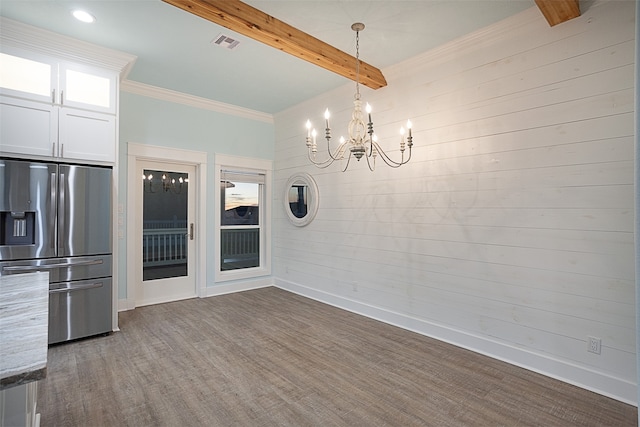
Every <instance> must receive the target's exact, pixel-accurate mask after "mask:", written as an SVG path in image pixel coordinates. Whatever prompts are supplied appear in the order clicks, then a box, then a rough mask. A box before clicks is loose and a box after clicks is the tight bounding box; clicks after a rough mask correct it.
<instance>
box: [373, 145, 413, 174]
mask: <svg viewBox="0 0 640 427" xmlns="http://www.w3.org/2000/svg"><path fill="white" fill-rule="evenodd" d="M371 143H372V144H373V146H374V147H375V148H376V150H377V151H378V154H379V155H380V157H381V158H382V160H383V161H384V162H385V163H386V164H387V166H390V167H392V168H399V167H400V166H402V165H404V164H406V163H408V162H409V160H410V159H411V146H410V147H409V157H408V158H407V159H406V160H405V158H404V153H402V158H401V160H400V161H399V162H398V161H395V160H393V159H392V158H391V157H389V155H388V154H387V153H385V152H384V150H383V149H382V147H380V145H379V144H378V143H377V142H375V141H372V142H371Z"/></svg>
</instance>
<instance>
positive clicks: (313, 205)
mask: <svg viewBox="0 0 640 427" xmlns="http://www.w3.org/2000/svg"><path fill="white" fill-rule="evenodd" d="M294 184H298V185H300V184H302V185H306V186H307V214H306V215H305V216H303V217H302V218H298V217H297V216H295V215H294V214H293V212H291V206H290V205H289V189H290V188H291V186H293V185H294ZM283 200H284V211H285V212H286V213H287V217H288V218H289V221H291V223H292V224H293V225H295V226H297V227H304V226H305V225H307V224H309V223H310V222H311V221H313V218H315V216H316V213H317V212H318V204H319V196H318V186H317V185H316V182H315V180H314V179H313V178H312V177H311V175H309V174H308V173H304V172H299V173H295V174H293V175H291V178H289V180H288V181H287V184H286V185H285V187H284V197H283Z"/></svg>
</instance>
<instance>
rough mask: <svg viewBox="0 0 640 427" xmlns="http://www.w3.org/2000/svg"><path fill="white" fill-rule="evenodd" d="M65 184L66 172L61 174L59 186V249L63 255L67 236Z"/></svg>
mask: <svg viewBox="0 0 640 427" xmlns="http://www.w3.org/2000/svg"><path fill="white" fill-rule="evenodd" d="M65 186H66V182H65V180H64V174H63V173H61V174H60V184H59V186H58V188H59V189H60V193H58V233H57V235H58V250H59V251H60V252H59V255H62V251H63V250H64V246H63V244H64V241H63V240H64V239H65V238H66V237H65V225H66V224H65V222H66V221H67V218H66V217H65Z"/></svg>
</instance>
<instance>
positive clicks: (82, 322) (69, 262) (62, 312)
mask: <svg viewBox="0 0 640 427" xmlns="http://www.w3.org/2000/svg"><path fill="white" fill-rule="evenodd" d="M111 188H112V170H111V168H108V167H100V166H87V165H73V164H60V163H46V162H35V161H28V160H13V159H0V274H2V275H6V274H20V273H26V272H32V271H47V272H49V283H50V286H49V344H54V343H58V342H63V341H68V340H73V339H77V338H83V337H87V336H92V335H97V334H103V333H108V332H110V331H111V330H112V301H113V299H112V295H113V293H112V227H113V226H112V209H111V199H112V196H111V191H112V190H111Z"/></svg>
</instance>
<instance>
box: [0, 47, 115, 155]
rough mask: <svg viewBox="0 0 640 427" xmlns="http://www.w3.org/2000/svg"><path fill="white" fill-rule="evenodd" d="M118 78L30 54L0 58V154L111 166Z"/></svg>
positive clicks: (1, 54) (16, 53) (15, 53)
mask: <svg viewBox="0 0 640 427" xmlns="http://www.w3.org/2000/svg"><path fill="white" fill-rule="evenodd" d="M117 86H118V74H117V73H116V72H114V71H110V70H102V69H99V68H94V67H89V66H85V65H83V64H75V63H71V62H68V61H58V60H55V59H53V58H49V57H47V56H44V55H39V54H36V53H31V52H25V51H18V50H15V51H14V50H11V49H3V52H0V150H1V151H2V152H3V153H5V154H16V155H26V156H39V157H54V158H63V159H74V160H81V161H82V160H89V161H97V162H115V160H116V142H117V135H116V131H117V129H116V123H117V122H116V112H117Z"/></svg>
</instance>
